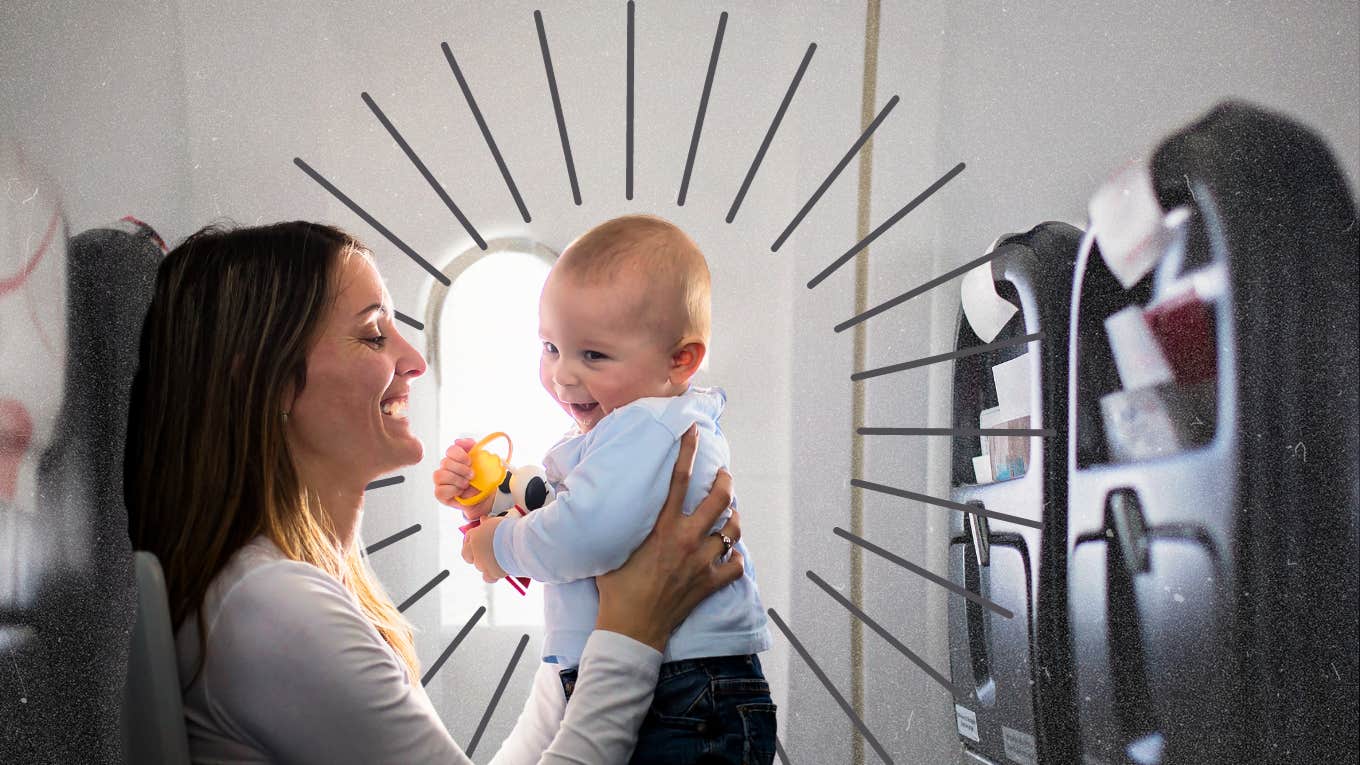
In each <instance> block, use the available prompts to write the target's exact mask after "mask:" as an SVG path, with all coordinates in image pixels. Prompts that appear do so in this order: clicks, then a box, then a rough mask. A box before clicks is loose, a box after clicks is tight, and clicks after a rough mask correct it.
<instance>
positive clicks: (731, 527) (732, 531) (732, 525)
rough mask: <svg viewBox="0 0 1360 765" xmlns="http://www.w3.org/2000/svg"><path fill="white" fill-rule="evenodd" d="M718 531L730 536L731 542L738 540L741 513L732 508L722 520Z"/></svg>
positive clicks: (739, 538)
mask: <svg viewBox="0 0 1360 765" xmlns="http://www.w3.org/2000/svg"><path fill="white" fill-rule="evenodd" d="M718 531H720V532H722V533H724V534H726V535H727V536H729V537H731V538H732V541H733V542H740V541H741V513H738V512H737V511H736V510H733V511H732V514H731V515H729V516H727V520H725V521H723V525H722V528H721V529H718Z"/></svg>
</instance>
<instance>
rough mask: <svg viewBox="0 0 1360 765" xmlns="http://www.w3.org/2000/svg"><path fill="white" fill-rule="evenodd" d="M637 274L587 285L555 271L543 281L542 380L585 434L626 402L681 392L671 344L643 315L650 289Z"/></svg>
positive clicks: (540, 307)
mask: <svg viewBox="0 0 1360 765" xmlns="http://www.w3.org/2000/svg"><path fill="white" fill-rule="evenodd" d="M635 281H636V280H630V279H620V280H616V281H615V283H614V284H609V285H584V284H581V283H579V282H577V281H575V280H573V279H571V278H558V277H557V275H556V274H549V276H548V281H547V282H546V283H545V284H544V285H543V295H542V297H541V298H540V299H539V304H538V327H539V329H538V333H539V337H540V338H541V339H542V340H543V352H542V356H541V357H540V359H539V364H538V376H539V380H540V381H541V382H542V383H543V388H544V390H546V391H548V394H549V395H551V396H552V397H553V400H555V401H557V403H558V405H560V406H561V407H562V409H563V410H564V411H565V412H566V413H567V414H569V415H571V417H572V419H574V420H576V424H577V425H578V426H580V428H581V432H583V433H584V432H587V431H589V430H590V429H591V428H593V427H595V424H596V423H598V422H599V421H600V420H602V419H604V417H605V415H607V414H609V413H610V412H612V411H614V410H615V409H617V408H618V407H621V406H624V405H626V404H630V403H632V402H633V401H636V400H637V399H639V398H646V397H650V396H670V395H675V393H676V392H677V390H676V386H675V385H673V384H672V383H671V380H670V369H671V363H670V362H671V353H670V352H671V349H670V348H669V347H667V345H666V343H665V342H664V341H663V340H662V338H661V333H660V332H659V331H658V330H657V329H656V328H655V327H653V326H648V325H647V324H646V323H645V322H644V321H643V320H642V316H641V315H640V313H639V308H640V305H641V301H642V300H643V299H644V298H645V290H644V289H643V287H642V285H641V284H638V283H630V282H635ZM680 387H683V386H680Z"/></svg>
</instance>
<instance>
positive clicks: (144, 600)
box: [123, 550, 189, 765]
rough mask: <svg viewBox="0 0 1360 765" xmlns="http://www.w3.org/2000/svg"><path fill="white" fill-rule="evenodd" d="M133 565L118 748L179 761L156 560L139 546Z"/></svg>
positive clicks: (165, 608)
mask: <svg viewBox="0 0 1360 765" xmlns="http://www.w3.org/2000/svg"><path fill="white" fill-rule="evenodd" d="M134 559H135V561H136V567H137V623H136V626H135V627H134V628H133V630H132V644H131V647H130V648H129V650H128V675H127V692H126V695H125V696H124V699H123V703H124V707H123V732H124V736H125V738H124V752H125V753H126V755H127V761H128V762H158V763H163V764H164V765H179V763H188V762H189V741H188V736H187V734H186V732H185V727H184V700H183V698H182V697H181V691H180V682H179V669H178V667H177V666H176V658H175V633H174V629H173V627H172V626H171V624H170V605H169V603H168V602H167V601H166V596H165V576H164V574H163V573H162V572H161V564H160V561H158V560H156V556H155V555H152V554H151V553H149V552H147V551H145V550H139V551H137V552H136V553H135V554H134Z"/></svg>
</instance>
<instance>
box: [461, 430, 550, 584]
mask: <svg viewBox="0 0 1360 765" xmlns="http://www.w3.org/2000/svg"><path fill="white" fill-rule="evenodd" d="M496 438H504V439H505V443H506V451H505V458H504V459H501V457H499V456H498V455H496V454H494V453H492V452H489V451H487V450H486V449H485V446H486V444H488V443H490V442H491V441H493V440H494V439H496ZM513 453H514V445H513V444H511V442H510V437H509V436H507V435H506V434H504V433H500V432H497V433H492V434H491V435H489V436H487V437H486V438H483V439H482V440H481V441H478V442H477V444H476V445H475V446H473V447H472V449H471V451H469V452H468V457H469V458H470V459H471V460H472V479H471V480H469V481H468V483H469V484H470V485H472V486H475V487H476V488H478V489H480V490H481V491H480V492H479V493H478V494H476V495H475V496H473V497H469V498H463V497H458V498H457V499H458V502H460V503H461V504H464V505H469V506H470V505H475V504H477V503H478V502H481V501H482V500H484V499H486V498H487V496H488V495H489V494H491V493H492V492H493V491H494V492H495V493H496V498H495V499H494V500H493V501H492V503H491V511H490V512H489V513H487V517H488V518H491V517H497V516H503V515H508V514H510V513H515V514H516V515H517V516H522V515H528V514H529V513H530V512H532V511H534V510H537V509H538V508H540V507H543V506H544V505H546V504H548V503H549V502H552V501H553V498H554V497H555V496H556V492H555V491H553V488H552V485H551V484H549V483H548V480H547V477H546V476H545V474H544V472H543V468H541V467H539V466H538V465H519V466H517V467H510V466H509V465H508V464H507V463H508V462H509V460H510V455H511V454H513ZM481 523H482V519H480V518H478V519H475V520H473V521H471V522H469V523H466V524H464V525H462V526H459V527H458V530H459V531H461V532H463V533H464V534H467V532H468V530H469V529H473V528H476V527H477V526H480V525H481ZM505 580H506V581H507V582H509V583H510V586H512V587H514V588H515V591H516V592H518V593H519V594H521V595H524V594H526V593H527V592H528V588H529V577H527V576H521V577H513V576H507V577H506V578H505Z"/></svg>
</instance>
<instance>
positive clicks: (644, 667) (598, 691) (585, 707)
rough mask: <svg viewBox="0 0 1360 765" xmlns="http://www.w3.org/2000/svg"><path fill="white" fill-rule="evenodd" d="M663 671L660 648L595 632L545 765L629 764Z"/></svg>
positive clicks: (544, 756) (621, 636)
mask: <svg viewBox="0 0 1360 765" xmlns="http://www.w3.org/2000/svg"><path fill="white" fill-rule="evenodd" d="M660 669H661V652H660V651H657V650H655V649H653V648H651V647H650V646H647V645H644V644H642V643H639V642H638V641H636V640H633V639H632V638H629V637H626V636H624V635H620V634H618V633H615V632H608V631H604V630H599V629H597V630H595V632H593V633H591V635H590V639H589V640H587V641H586V648H585V652H584V653H583V654H582V655H581V670H580V673H579V675H578V678H577V681H576V689H575V691H573V693H572V696H571V703H570V704H568V705H567V715H566V718H565V719H564V720H563V721H562V727H561V728H559V729H558V731H557V736H556V737H555V738H554V739H553V742H552V745H551V746H550V747H548V751H547V752H545V753H544V754H543V759H542V760H541V761H540V762H541V765H613V763H624V762H627V761H628V758H629V757H630V756H631V755H632V753H633V748H634V746H636V744H637V731H638V728H639V727H641V725H642V719H643V717H645V716H646V714H647V708H648V707H649V706H651V703H652V694H653V693H654V692H655V691H656V679H657V673H658V672H659V671H660Z"/></svg>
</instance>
